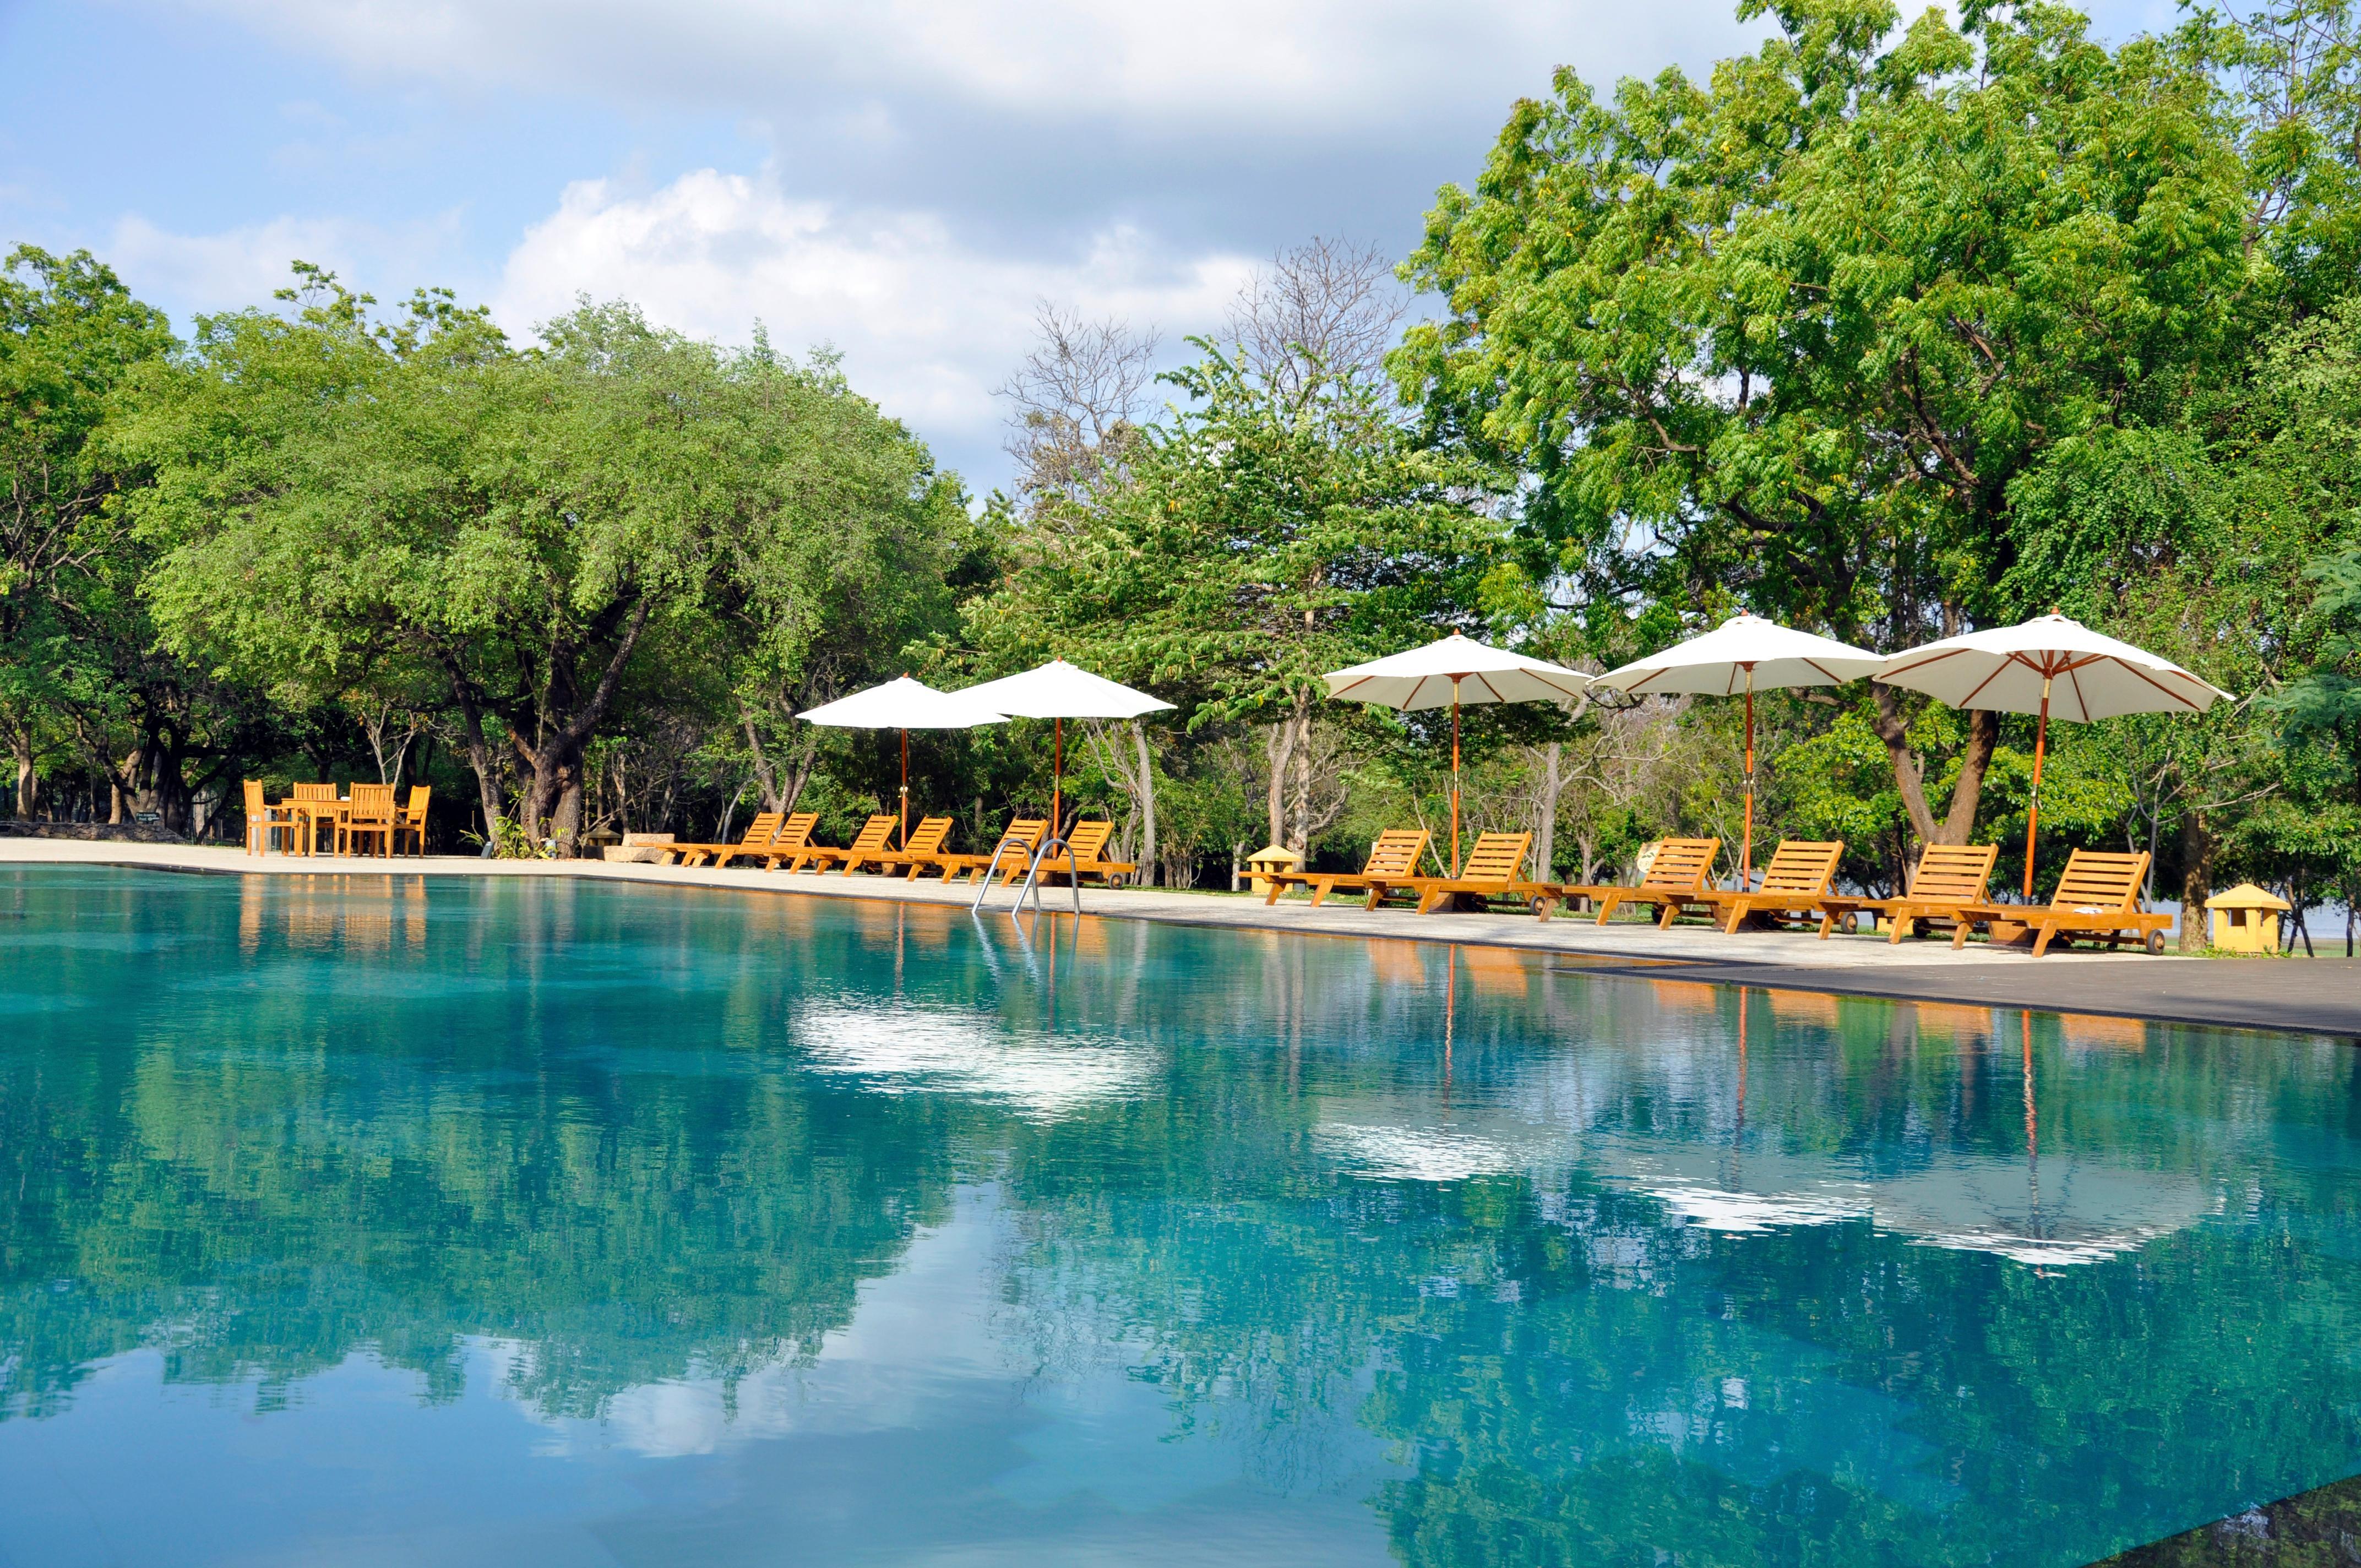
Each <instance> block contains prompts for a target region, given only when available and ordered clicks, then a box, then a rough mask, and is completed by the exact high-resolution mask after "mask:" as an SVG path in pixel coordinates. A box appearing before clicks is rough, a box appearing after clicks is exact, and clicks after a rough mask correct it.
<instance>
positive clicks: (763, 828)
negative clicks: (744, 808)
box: [738, 811, 786, 850]
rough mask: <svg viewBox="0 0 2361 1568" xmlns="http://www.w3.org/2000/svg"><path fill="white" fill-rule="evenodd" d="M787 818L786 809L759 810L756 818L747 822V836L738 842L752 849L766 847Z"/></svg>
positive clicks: (755, 815)
mask: <svg viewBox="0 0 2361 1568" xmlns="http://www.w3.org/2000/svg"><path fill="white" fill-rule="evenodd" d="M785 820H786V813H785V812H784V811H758V812H756V813H755V814H754V820H753V821H752V822H749V823H748V824H746V836H745V837H744V838H742V839H739V840H738V842H739V843H741V844H742V845H744V846H745V847H746V848H747V849H750V850H760V849H763V848H766V847H767V846H768V845H769V844H770V842H771V840H772V839H774V838H776V837H777V836H778V831H779V824H780V823H782V822H784V821H785Z"/></svg>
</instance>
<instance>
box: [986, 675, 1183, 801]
mask: <svg viewBox="0 0 2361 1568" xmlns="http://www.w3.org/2000/svg"><path fill="white" fill-rule="evenodd" d="M957 695H959V696H961V697H964V698H966V699H967V700H968V701H970V702H977V703H982V704H983V706H984V707H991V708H996V709H998V710H999V711H1001V712H1003V713H1008V714H1013V715H1015V716H1016V717H1017V718H1049V719H1055V720H1056V721H1057V730H1056V740H1055V741H1054V743H1053V747H1052V750H1051V752H1050V758H1051V761H1050V773H1049V779H1050V784H1049V831H1050V832H1051V833H1052V834H1056V833H1057V832H1058V819H1059V814H1060V812H1061V811H1062V810H1063V809H1064V808H1065V783H1066V720H1068V719H1069V718H1138V717H1139V716H1140V715H1141V714H1143V713H1155V712H1158V711H1159V710H1163V709H1169V708H1170V707H1171V706H1172V705H1171V704H1170V703H1169V702H1166V701H1165V700H1164V699H1163V698H1161V697H1155V696H1148V694H1147V693H1146V692H1144V691H1135V690H1133V689H1132V688H1131V687H1129V686H1127V685H1123V684H1121V683H1120V682H1117V681H1111V680H1108V679H1107V678H1106V677H1105V676H1104V675H1094V674H1091V673H1090V672H1089V671H1088V670H1085V669H1082V668H1081V667H1079V666H1077V665H1074V664H1069V663H1066V661H1064V660H1063V659H1052V660H1050V661H1049V663H1046V664H1042V665H1039V666H1038V667H1037V668H1034V669H1030V670H1027V671H1026V672H1025V673H1024V674H1021V675H1004V676H1002V677H1001V678H1000V679H999V680H996V681H985V682H984V683H983V684H982V685H972V686H963V687H961V689H960V691H959V693H958V694H957Z"/></svg>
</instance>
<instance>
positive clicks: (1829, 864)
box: [1754, 839, 1844, 898]
mask: <svg viewBox="0 0 2361 1568" xmlns="http://www.w3.org/2000/svg"><path fill="white" fill-rule="evenodd" d="M1843 859H1844V845H1843V843H1842V842H1840V841H1839V842H1836V843H1816V842H1813V841H1811V840H1808V839H1785V840H1784V841H1783V842H1782V843H1781V844H1780V846H1779V848H1778V849H1777V850H1774V851H1773V853H1772V856H1771V864H1770V865H1769V866H1768V867H1767V868H1766V869H1765V870H1764V871H1763V885H1762V886H1761V887H1758V888H1756V889H1755V890H1754V893H1755V896H1756V897H1758V898H1760V897H1761V896H1762V895H1763V894H1783V893H1784V894H1793V895H1795V896H1797V897H1802V898H1817V897H1819V896H1820V895H1821V894H1824V893H1826V892H1828V883H1830V882H1832V881H1834V880H1835V878H1836V874H1837V862H1838V861H1841V860H1843Z"/></svg>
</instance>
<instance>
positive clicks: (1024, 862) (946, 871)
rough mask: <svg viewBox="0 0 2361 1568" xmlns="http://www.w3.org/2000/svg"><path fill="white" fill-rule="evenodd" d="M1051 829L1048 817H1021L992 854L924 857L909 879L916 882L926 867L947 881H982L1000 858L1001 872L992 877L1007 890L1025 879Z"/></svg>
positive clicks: (993, 848) (1014, 822)
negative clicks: (1042, 838)
mask: <svg viewBox="0 0 2361 1568" xmlns="http://www.w3.org/2000/svg"><path fill="white" fill-rule="evenodd" d="M1048 831H1049V818H1048V817H1016V819H1015V820H1013V821H1011V822H1010V823H1009V824H1008V831H1006V832H1005V833H1003V834H1002V835H1001V836H1000V841H999V842H998V843H996V844H994V846H993V847H992V851H991V853H988V854H982V855H969V854H952V853H950V852H948V851H943V852H938V853H936V854H932V855H927V856H923V857H921V860H922V861H924V865H918V866H913V867H911V868H910V876H911V878H912V880H914V881H915V880H916V879H917V875H918V872H920V871H921V870H923V869H925V866H934V867H936V868H938V869H939V870H940V871H941V872H942V873H943V880H944V881H945V882H957V881H959V879H960V878H961V877H965V878H967V879H968V880H969V881H971V882H980V881H982V880H983V873H984V871H985V869H986V868H988V867H989V866H991V864H992V862H993V857H994V855H997V856H998V857H999V860H1000V869H999V870H998V871H997V872H994V873H993V874H994V875H995V876H997V877H999V879H1000V885H1001V886H1003V887H1006V886H1007V885H1008V884H1009V883H1012V882H1015V881H1016V879H1017V878H1018V877H1021V876H1023V875H1024V874H1025V868H1026V867H1027V866H1029V865H1031V864H1032V863H1033V851H1034V850H1036V849H1038V848H1039V847H1040V843H1041V835H1042V834H1044V833H1047V832H1048Z"/></svg>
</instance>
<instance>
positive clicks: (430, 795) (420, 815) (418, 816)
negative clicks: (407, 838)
mask: <svg viewBox="0 0 2361 1568" xmlns="http://www.w3.org/2000/svg"><path fill="white" fill-rule="evenodd" d="M433 799H434V785H433V784H412V785H411V786H410V804H409V805H408V806H403V807H402V808H401V820H402V822H403V823H404V824H405V825H407V826H409V827H412V828H423V827H424V826H425V825H426V803H427V802H428V801H430V800H433Z"/></svg>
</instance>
